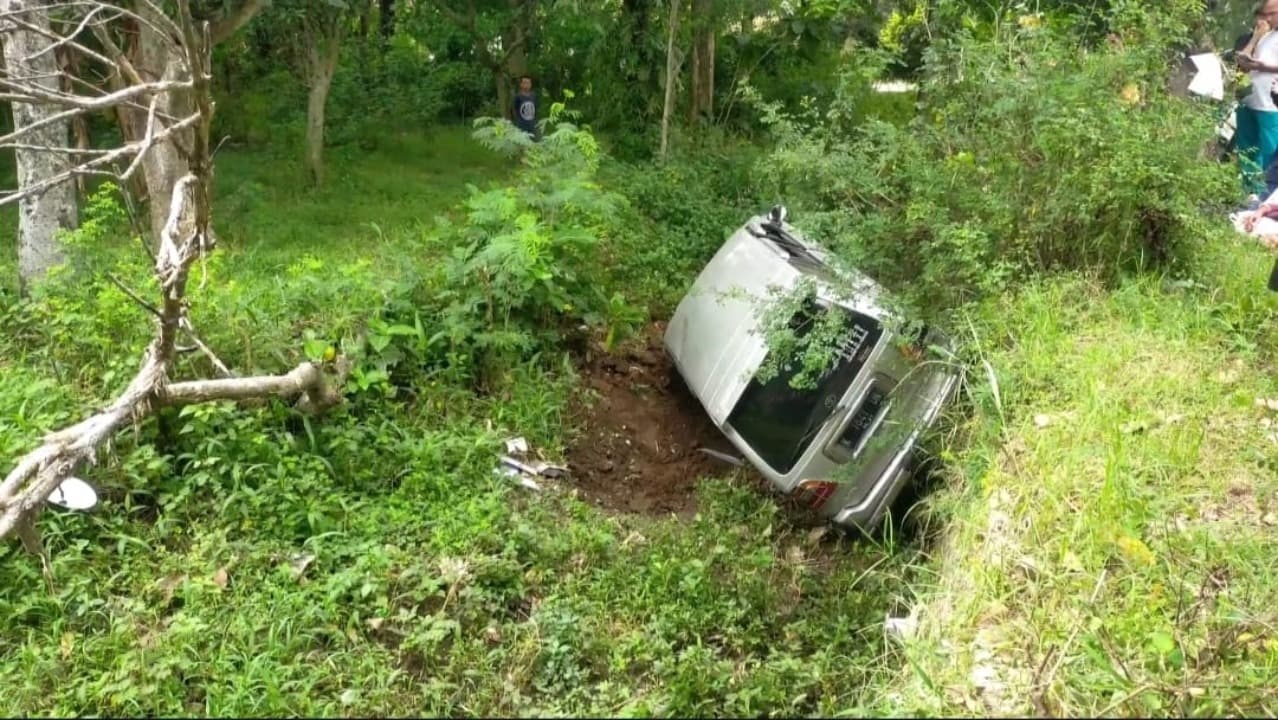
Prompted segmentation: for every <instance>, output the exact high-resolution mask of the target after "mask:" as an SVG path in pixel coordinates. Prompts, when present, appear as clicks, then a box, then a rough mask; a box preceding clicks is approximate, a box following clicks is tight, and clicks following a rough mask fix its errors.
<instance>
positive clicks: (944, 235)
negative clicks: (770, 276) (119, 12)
mask: <svg viewBox="0 0 1278 720" xmlns="http://www.w3.org/2000/svg"><path fill="white" fill-rule="evenodd" d="M1125 12H1126V13H1128V15H1125V16H1124V18H1123V19H1124V20H1125V22H1127V23H1128V25H1123V27H1127V26H1131V27H1139V26H1140V23H1139V22H1137V20H1138V19H1139V17H1143V16H1139V14H1133V13H1135V11H1134V10H1132V9H1131V7H1127V6H1125ZM1116 22H1117V21H1116ZM994 37H996V38H1000V39H997V40H994V39H989V40H976V39H972V38H971V37H960V38H959V39H958V40H955V41H953V42H951V43H943V44H940V45H938V46H935V47H933V48H932V49H931V50H930V51H929V53H928V57H927V72H926V78H925V81H924V84H923V85H922V89H921V96H922V100H923V103H922V106H923V111H922V112H921V113H920V115H919V117H917V118H915V119H914V121H912V122H911V123H909V124H908V125H907V126H905V127H898V126H896V125H893V124H890V123H886V122H882V121H878V120H870V121H869V122H866V123H864V124H858V123H857V122H856V121H855V120H856V114H857V113H856V108H855V104H856V97H857V88H858V87H860V85H859V82H858V81H856V79H854V80H853V81H850V82H849V83H848V85H847V86H845V88H844V90H843V91H842V92H841V93H840V95H839V97H838V98H836V100H835V101H834V102H833V103H832V104H831V105H830V107H829V108H827V109H825V111H824V112H819V111H818V109H817V108H810V109H809V110H808V111H807V112H805V113H800V114H790V113H785V112H782V111H780V110H779V109H778V108H777V106H776V105H768V104H766V103H762V104H760V106H761V107H762V109H763V112H764V116H765V119H766V121H767V122H768V124H769V125H770V126H771V128H772V131H773V133H774V135H775V137H776V138H777V147H776V149H775V151H774V152H772V153H771V154H770V155H769V156H768V157H767V158H765V160H764V161H763V162H761V163H760V164H759V166H758V169H759V173H760V176H761V177H762V178H764V181H765V186H766V187H767V188H769V189H771V190H772V191H773V192H775V193H776V194H777V196H778V197H780V198H784V200H785V201H786V202H787V203H788V204H789V205H791V206H792V207H794V208H796V209H797V211H798V215H797V217H796V221H797V222H799V223H801V224H802V225H804V226H805V227H806V228H808V229H810V230H812V231H813V232H814V234H815V235H816V236H817V237H819V238H820V239H822V241H824V242H825V243H826V244H828V245H829V246H831V248H832V249H833V250H835V251H836V254H837V255H839V256H840V257H841V258H842V259H844V260H846V261H848V262H850V263H852V264H853V265H855V266H857V267H859V268H860V269H862V270H863V271H865V272H867V273H869V274H870V275H872V276H874V277H876V278H877V279H878V280H879V281H880V282H883V283H884V284H886V285H888V286H889V287H892V288H893V289H894V290H896V291H897V294H898V295H899V296H900V297H901V298H902V299H903V300H904V301H906V302H907V303H908V304H910V305H913V306H914V308H915V310H916V311H922V310H923V309H926V311H927V313H929V314H936V313H940V312H942V311H944V310H945V309H948V308H953V307H955V306H958V305H962V304H964V303H967V302H970V301H973V300H976V299H978V298H980V297H983V296H986V295H988V294H990V293H992V292H995V291H997V290H999V289H1001V288H1003V287H1005V286H1006V285H1007V283H1009V282H1011V281H1013V280H1015V279H1016V278H1019V277H1023V276H1024V275H1025V274H1027V273H1033V272H1038V271H1056V270H1070V269H1089V270H1095V271H1099V272H1100V273H1101V274H1102V275H1104V276H1108V277H1115V276H1116V275H1117V274H1119V273H1121V272H1123V271H1125V270H1132V269H1139V268H1148V267H1153V266H1174V265H1175V264H1176V263H1177V261H1178V260H1179V259H1181V258H1182V255H1183V251H1184V250H1185V249H1186V248H1188V247H1190V246H1192V245H1193V243H1194V241H1195V240H1196V239H1197V238H1198V237H1201V235H1200V233H1199V230H1200V229H1201V223H1202V222H1203V216H1202V214H1201V211H1202V209H1203V208H1204V207H1215V206H1218V205H1219V204H1220V203H1221V201H1222V200H1223V199H1225V198H1227V197H1228V193H1229V190H1230V177H1229V171H1228V170H1227V169H1226V168H1224V167H1223V166H1220V165H1216V164H1214V163H1212V162H1210V161H1208V160H1207V159H1206V158H1205V157H1204V154H1203V152H1202V151H1203V148H1204V146H1205V145H1206V144H1207V143H1208V142H1210V141H1211V139H1212V118H1211V114H1210V113H1209V112H1208V111H1207V110H1206V109H1205V108H1204V107H1202V106H1200V105H1196V104H1194V103H1192V102H1190V101H1185V100H1182V99H1179V98H1175V97H1172V96H1170V95H1169V94H1168V93H1167V92H1166V90H1165V88H1164V85H1165V80H1164V78H1165V75H1166V68H1167V67H1169V65H1168V64H1167V57H1169V54H1168V52H1167V47H1168V45H1166V44H1160V43H1159V42H1155V38H1156V37H1158V36H1155V35H1154V34H1153V33H1145V32H1144V31H1142V32H1141V35H1140V39H1141V44H1139V45H1137V44H1133V45H1132V46H1131V47H1132V48H1136V49H1129V48H1124V47H1123V46H1122V44H1121V43H1119V44H1114V45H1106V46H1104V47H1102V48H1099V49H1094V50H1083V51H1080V49H1079V47H1078V46H1077V44H1076V43H1075V42H1071V41H1070V40H1069V39H1068V38H1066V37H1060V36H1057V35H1056V34H1054V33H1053V32H1052V30H1051V28H1050V27H1046V26H1043V25H1035V24H1027V25H1019V24H1017V23H1015V22H1013V23H1010V24H1009V25H1008V26H1007V27H1005V28H1002V29H1001V31H1000V32H999V33H996V34H995V36H994ZM1162 37H1165V38H1167V39H1166V41H1165V42H1166V43H1175V42H1177V38H1178V37H1179V36H1177V35H1176V34H1175V33H1172V32H1166V33H1165V34H1164V35H1163V36H1162ZM876 61H877V62H881V60H876V59H875V58H869V59H868V60H867V62H876Z"/></svg>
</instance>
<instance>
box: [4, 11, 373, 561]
mask: <svg viewBox="0 0 1278 720" xmlns="http://www.w3.org/2000/svg"><path fill="white" fill-rule="evenodd" d="M140 4H141V5H143V6H145V7H144V8H143V9H144V10H145V12H135V11H133V10H130V9H127V8H123V7H121V6H119V5H115V4H108V3H106V2H94V1H91V0H52V1H51V2H50V3H48V7H49V9H50V11H51V12H58V13H59V15H60V17H62V18H64V19H66V18H69V17H70V18H76V19H77V20H78V21H76V22H64V23H63V27H66V28H68V30H66V32H65V33H64V34H62V35H60V36H58V37H56V38H52V40H53V45H54V46H55V47H63V46H65V47H69V48H71V49H73V50H75V51H77V52H79V53H81V54H83V55H84V56H85V57H87V58H89V59H90V60H91V61H93V62H96V63H101V64H103V65H104V66H106V68H108V69H109V70H110V71H113V72H117V73H119V74H120V77H123V78H126V79H128V80H129V82H127V83H126V84H123V85H122V86H121V87H119V88H117V89H111V90H102V89H99V88H96V87H94V86H91V85H88V84H86V83H75V82H72V83H71V84H70V87H72V88H74V90H72V91H66V90H64V89H62V88H63V87H67V86H65V85H64V86H59V84H58V83H57V82H54V83H49V82H46V81H45V79H44V78H40V77H30V76H27V75H24V74H21V73H16V72H14V71H13V69H12V68H10V69H8V70H6V71H5V72H4V73H3V74H2V75H0V99H3V100H6V101H9V102H13V103H28V104H34V105H39V106H42V107H47V108H54V109H55V111H54V112H51V113H48V114H47V116H46V117H45V118H44V119H43V120H39V121H36V122H33V123H31V124H27V125H25V126H22V127H18V128H16V129H15V130H14V131H13V132H11V133H9V134H7V135H4V136H3V137H0V148H14V149H27V150H30V151H32V152H41V153H53V154H62V155H65V156H76V155H78V154H79V153H82V152H84V151H83V150H81V149H78V148H75V147H71V146H64V147H56V146H46V145H41V144H40V143H41V142H42V140H41V138H43V137H45V136H44V135H42V134H41V133H40V132H39V131H40V129H41V127H42V124H41V123H49V124H51V123H54V122H66V121H67V120H70V119H72V118H76V117H80V116H83V115H85V114H89V113H96V112H101V111H104V110H106V111H111V110H117V109H125V110H127V111H130V112H135V113H137V114H138V115H139V116H140V117H141V118H142V122H141V123H140V127H139V134H138V136H137V137H136V138H130V139H127V140H126V141H125V143H124V144H123V145H121V146H119V147H115V148H107V149H95V150H92V151H90V152H89V156H88V157H87V158H85V159H83V160H82V161H79V162H77V163H76V164H74V165H72V166H70V167H68V168H67V169H65V170H64V171H62V172H59V173H56V174H52V175H50V176H47V177H44V178H41V179H40V180H39V182H35V183H32V184H28V185H26V186H23V187H18V188H16V189H14V190H7V191H0V205H3V204H7V203H17V202H20V201H22V200H23V199H24V198H30V197H36V196H39V195H41V194H42V193H47V192H49V191H50V190H51V189H53V188H56V187H60V186H62V185H64V184H68V183H72V184H73V183H74V182H75V181H76V179H77V178H80V177H94V176H98V177H105V178H108V179H110V180H112V181H114V182H116V183H118V185H119V186H120V187H121V188H125V187H127V185H128V181H129V179H130V178H131V177H133V175H134V174H135V173H136V172H138V171H139V169H140V168H142V167H143V166H144V164H145V163H146V162H147V161H148V157H149V155H150V154H151V153H153V152H155V151H156V148H157V147H159V146H161V145H165V146H167V147H168V148H171V149H173V151H175V152H177V153H178V154H180V156H181V157H180V161H181V162H180V166H181V167H183V168H185V172H184V173H183V174H182V175H181V176H180V177H178V178H177V179H176V181H175V182H174V184H173V188H172V192H171V193H170V195H169V198H168V203H167V207H166V220H165V222H164V224H163V227H162V229H161V231H160V233H159V238H158V241H157V244H156V249H155V252H154V257H153V260H154V271H155V275H156V278H157V280H158V284H159V287H160V297H158V298H157V299H156V300H155V301H147V300H146V299H145V298H143V297H142V296H141V295H140V294H139V293H137V292H136V291H133V290H131V289H129V288H127V287H125V286H123V285H121V289H123V290H124V291H125V292H126V293H127V294H128V295H130V296H131V297H132V298H133V299H134V300H135V301H136V302H137V303H138V304H139V305H140V306H141V307H143V308H144V309H145V310H146V312H148V313H149V314H150V315H151V316H152V318H153V322H154V324H155V335H154V338H153V339H152V340H151V342H150V344H149V345H148V346H147V348H146V350H145V352H144V353H143V355H142V358H141V362H140V368H139V370H138V372H137V375H136V376H135V377H134V378H133V380H132V381H131V382H130V383H129V384H128V387H127V388H126V389H125V390H124V392H123V393H121V394H120V396H119V397H117V398H115V399H114V400H113V401H111V402H110V403H109V404H108V405H107V406H106V408H105V409H104V410H102V411H100V412H97V413H95V414H93V415H91V416H89V417H88V418H86V419H84V420H82V421H80V422H78V423H76V424H74V425H71V426H70V427H66V428H63V429H61V430H58V431H56V432H53V433H50V434H49V435H47V436H45V437H44V439H43V441H42V443H41V445H40V446H39V447H37V448H35V449H34V450H32V451H31V452H29V453H27V454H26V455H25V456H23V457H21V458H19V459H18V460H17V462H16V466H15V467H14V468H13V470H12V471H10V472H9V474H8V475H7V476H6V477H5V478H4V480H3V482H0V538H3V537H5V536H7V535H9V534H10V533H17V534H18V535H19V536H20V537H21V539H22V541H23V545H24V546H25V547H26V548H27V549H28V550H30V551H32V552H35V553H37V554H38V555H39V556H40V559H41V561H42V567H43V569H44V572H45V575H46V577H47V578H49V580H50V583H52V577H51V572H50V569H49V567H50V566H49V560H48V556H47V554H46V553H45V552H44V549H43V546H42V544H41V542H40V537H39V534H38V533H37V531H36V525H35V520H36V518H37V517H38V515H39V513H40V511H41V510H42V508H43V507H44V503H45V501H46V499H47V498H48V497H49V495H50V494H51V493H52V492H53V491H54V490H55V489H56V488H57V487H58V486H59V485H60V484H61V483H62V482H63V481H64V480H65V479H66V478H67V477H69V476H70V475H72V473H75V472H77V471H79V470H80V469H81V468H82V467H85V466H87V465H92V464H95V463H96V462H97V453H98V449H99V448H100V447H101V446H102V445H103V444H105V443H107V442H109V440H110V439H111V437H112V436H113V434H115V433H116V432H117V431H119V430H120V429H122V428H124V427H126V426H128V425H130V424H134V423H138V422H141V421H142V420H143V419H145V418H146V417H148V416H149V415H151V414H152V413H154V412H155V411H156V410H157V409H158V408H161V407H164V406H175V405H189V404H193V403H204V402H210V401H217V400H232V401H245V400H251V399H261V398H266V397H272V396H274V397H280V398H285V399H294V398H295V399H296V400H297V406H298V408H299V409H300V410H302V411H304V412H314V411H319V410H323V409H325V408H327V407H330V406H332V405H333V404H335V403H337V402H338V401H339V400H340V399H341V394H340V390H339V389H338V388H340V387H341V380H342V377H343V376H344V374H345V369H346V368H347V367H348V363H347V361H346V359H345V358H338V359H337V360H336V361H334V362H332V363H329V364H315V363H310V362H306V363H302V364H301V365H299V366H297V367H296V368H294V369H293V370H291V371H289V372H287V373H285V374H282V375H268V376H259V377H236V376H235V375H234V373H232V372H231V371H230V369H229V368H228V367H227V366H226V365H225V364H224V363H223V362H222V361H220V360H219V359H218V358H217V356H216V354H215V353H214V352H213V351H212V350H211V349H210V348H209V347H208V346H207V345H206V344H205V343H204V342H203V341H201V340H200V339H199V337H198V336H197V334H196V329H195V327H194V326H193V325H192V324H191V319H190V316H189V314H188V300H187V297H186V291H187V278H188V276H189V274H190V272H191V270H192V268H193V266H194V265H195V264H196V263H197V262H198V261H199V260H200V259H201V258H203V257H205V256H206V255H207V254H208V253H210V252H212V251H213V250H214V237H213V234H212V232H211V214H212V208H211V203H210V197H211V195H210V193H211V185H212V174H213V165H212V157H211V152H210V147H209V128H210V124H211V122H212V119H213V111H214V107H213V101H212V94H211V92H210V82H211V75H210V54H211V53H210V48H211V46H212V43H213V41H214V37H213V34H212V32H211V30H210V27H209V25H208V23H197V22H196V21H195V20H194V19H193V18H192V15H191V10H190V7H189V0H177V12H176V14H175V15H173V16H170V15H168V14H165V13H164V12H162V11H161V10H160V8H159V6H158V5H157V4H155V3H153V2H152V0H140ZM8 19H9V18H7V17H4V16H0V20H8ZM122 22H131V23H136V24H139V25H142V26H146V27H148V28H149V29H150V30H151V31H153V32H154V33H155V34H156V35H158V36H162V37H163V38H164V39H165V42H166V43H167V45H168V46H167V48H166V49H165V51H166V53H167V54H168V55H169V56H170V57H171V58H173V59H174V61H175V63H174V66H171V67H169V68H167V69H166V71H165V73H164V75H163V76H162V77H159V78H147V77H144V76H141V75H139V74H138V73H136V72H132V71H131V70H130V68H129V67H128V66H127V65H126V63H127V60H124V59H122V58H123V56H122V55H119V54H116V53H108V54H103V53H100V52H97V51H95V50H93V49H91V48H90V47H87V46H86V45H85V44H84V43H83V42H82V41H81V40H82V38H83V37H84V36H85V33H93V34H95V35H97V36H99V37H102V36H104V35H106V34H107V32H108V31H109V30H110V26H111V25H112V24H113V23H122ZM12 27H13V25H12V24H11V23H8V24H4V25H0V40H2V41H4V42H8V38H7V37H4V36H3V35H4V34H5V33H7V32H10V31H11V30H9V29H8V28H12ZM174 94H177V95H179V96H180V98H181V101H180V102H173V98H172V96H173V95H174ZM174 107H183V108H186V109H187V110H188V111H187V112H185V113H184V114H181V115H174V114H172V113H171V112H170V110H171V109H172V108H174ZM166 141H167V142H166ZM154 201H158V198H153V202H154ZM179 340H181V342H179ZM197 351H198V352H202V353H204V354H205V355H207V356H208V358H209V359H210V360H211V361H212V363H213V365H214V367H216V368H218V369H219V371H220V372H221V373H222V375H223V377H219V378H215V379H191V380H175V378H174V372H175V362H174V361H175V358H176V357H177V356H178V354H179V353H181V352H197Z"/></svg>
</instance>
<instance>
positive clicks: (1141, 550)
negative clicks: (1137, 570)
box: [1118, 535, 1154, 565]
mask: <svg viewBox="0 0 1278 720" xmlns="http://www.w3.org/2000/svg"><path fill="white" fill-rule="evenodd" d="M1118 549H1119V550H1121V551H1122V553H1123V555H1124V556H1126V558H1127V559H1128V560H1130V561H1132V562H1133V563H1135V564H1137V565H1153V564H1154V552H1153V551H1152V550H1150V549H1149V546H1148V545H1146V544H1145V543H1144V541H1142V540H1141V539H1140V538H1134V537H1131V536H1129V535H1124V536H1123V537H1120V538H1118Z"/></svg>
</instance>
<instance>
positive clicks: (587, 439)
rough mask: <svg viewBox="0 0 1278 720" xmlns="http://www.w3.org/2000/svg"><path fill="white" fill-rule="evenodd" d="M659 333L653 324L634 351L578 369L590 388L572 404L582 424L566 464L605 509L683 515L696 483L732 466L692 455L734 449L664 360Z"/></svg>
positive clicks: (692, 499) (598, 359) (580, 485)
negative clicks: (575, 404) (702, 451)
mask: <svg viewBox="0 0 1278 720" xmlns="http://www.w3.org/2000/svg"><path fill="white" fill-rule="evenodd" d="M663 331H664V327H663V326H662V325H660V324H656V325H653V326H652V327H650V328H649V331H648V332H647V333H646V334H645V338H644V342H641V343H638V344H637V347H636V348H634V349H631V350H628V351H618V352H617V353H616V354H612V355H597V356H595V357H592V358H590V359H588V360H587V362H586V363H585V366H584V367H583V368H582V372H583V374H584V378H583V379H584V381H585V382H584V383H583V384H584V385H585V387H587V388H589V389H590V390H593V393H590V394H589V395H590V396H588V397H582V398H581V400H580V401H579V404H578V406H577V407H576V408H575V413H574V414H575V415H576V419H577V421H578V423H579V424H580V425H581V426H583V427H582V431H581V435H580V437H578V438H577V440H576V442H575V443H574V445H573V446H572V447H571V448H569V450H568V467H570V468H571V469H572V483H573V484H574V485H575V486H576V487H577V488H578V489H579V491H580V492H581V493H582V495H583V496H585V498H586V499H587V500H589V501H590V502H593V503H595V504H597V505H600V506H602V507H605V508H608V509H610V510H615V511H620V512H631V513H649V514H656V515H666V514H669V513H676V514H679V515H682V516H687V515H690V514H692V512H694V511H695V509H696V496H695V488H696V484H697V481H698V480H700V479H702V478H709V477H723V476H726V475H729V474H731V472H732V470H733V469H734V468H733V467H732V466H731V465H729V464H727V463H724V462H722V461H720V460H716V459H714V458H712V457H709V456H708V455H705V454H704V453H701V452H698V450H697V449H698V448H701V447H707V448H711V449H714V450H718V451H721V452H728V453H731V454H734V455H735V454H736V453H735V452H734V451H733V449H732V445H731V443H729V442H728V440H727V439H726V438H725V437H723V434H722V433H720V432H719V430H718V428H716V427H715V426H714V424H713V423H712V422H710V418H709V416H707V415H706V412H705V410H704V409H703V408H702V407H701V404H700V403H699V402H698V401H697V399H696V397H694V396H693V395H692V393H691V392H689V391H688V389H687V387H686V386H685V385H684V383H683V380H682V378H680V377H679V373H678V372H677V371H676V370H675V369H674V367H673V366H672V364H671V363H670V359H669V356H668V355H666V352H665V349H664V348H663V347H662V344H661V336H662V332H663Z"/></svg>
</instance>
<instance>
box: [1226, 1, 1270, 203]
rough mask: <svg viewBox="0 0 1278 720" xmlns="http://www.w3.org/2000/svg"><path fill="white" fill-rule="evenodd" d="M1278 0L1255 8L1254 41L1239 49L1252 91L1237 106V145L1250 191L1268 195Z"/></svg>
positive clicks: (1241, 62)
mask: <svg viewBox="0 0 1278 720" xmlns="http://www.w3.org/2000/svg"><path fill="white" fill-rule="evenodd" d="M1275 26H1278V0H1265V2H1264V3H1263V4H1262V5H1261V6H1260V9H1259V10H1257V11H1256V29H1255V31H1254V32H1253V33H1252V38H1251V42H1249V43H1248V44H1247V46H1246V47H1245V48H1243V50H1241V51H1240V52H1239V53H1238V67H1239V68H1240V69H1242V70H1245V71H1246V72H1247V74H1248V75H1249V76H1250V78H1251V93H1250V94H1248V95H1247V97H1245V98H1243V102H1242V104H1240V105H1239V106H1238V114H1237V124H1238V129H1237V131H1236V133H1237V145H1238V155H1239V159H1240V160H1241V161H1242V166H1243V173H1244V178H1245V180H1244V182H1245V183H1246V185H1247V188H1248V190H1249V191H1250V192H1253V193H1256V194H1258V195H1261V196H1267V195H1269V193H1268V192H1266V189H1265V180H1264V173H1265V171H1266V170H1267V169H1268V168H1269V165H1270V163H1271V162H1272V161H1273V158H1274V155H1275V153H1278V104H1275V103H1274V98H1273V90H1274V89H1275V88H1274V81H1275V79H1278V33H1275V32H1272V31H1271V30H1272V28H1274V27H1275Z"/></svg>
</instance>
